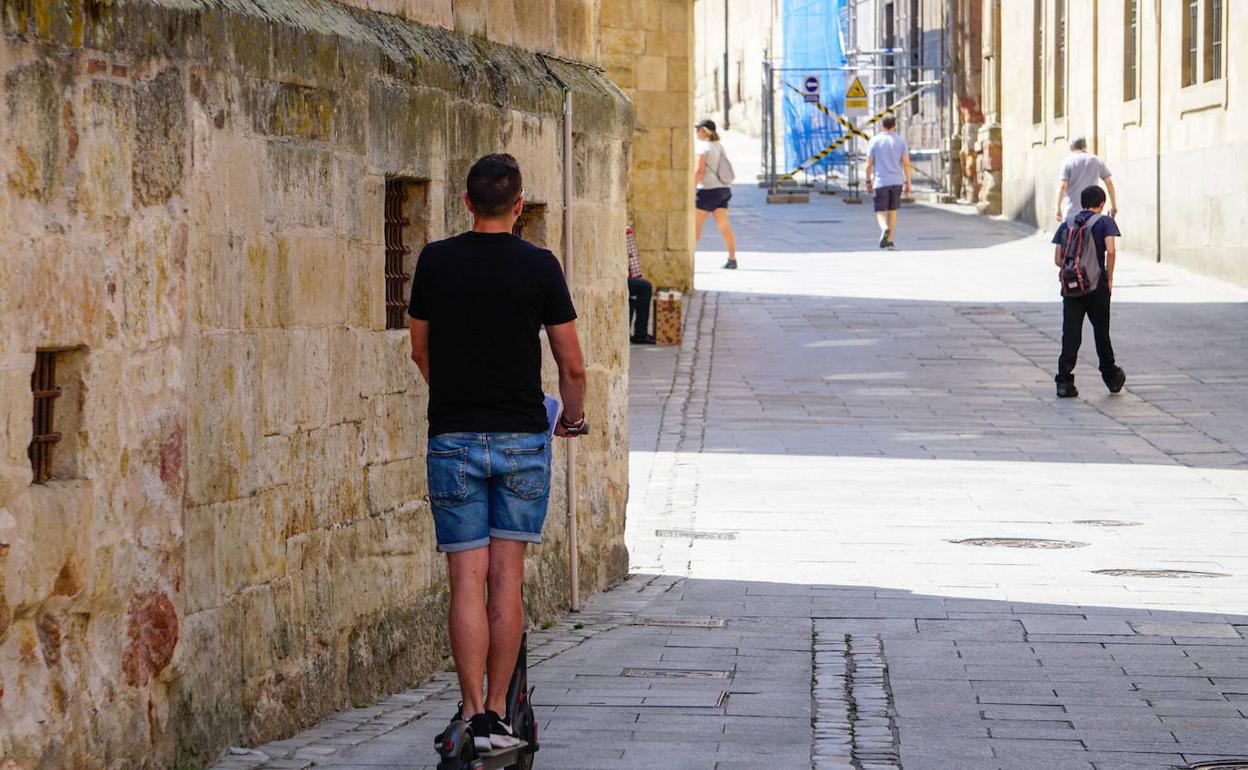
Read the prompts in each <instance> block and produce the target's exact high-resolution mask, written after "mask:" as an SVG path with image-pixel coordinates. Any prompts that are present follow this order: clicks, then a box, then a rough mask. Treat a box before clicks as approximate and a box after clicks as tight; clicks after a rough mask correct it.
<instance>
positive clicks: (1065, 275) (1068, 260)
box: [1053, 186, 1127, 398]
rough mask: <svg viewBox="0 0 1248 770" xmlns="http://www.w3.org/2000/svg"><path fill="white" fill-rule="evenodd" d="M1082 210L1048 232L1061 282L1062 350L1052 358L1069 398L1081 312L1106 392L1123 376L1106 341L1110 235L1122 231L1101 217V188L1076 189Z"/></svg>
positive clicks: (1112, 253)
mask: <svg viewBox="0 0 1248 770" xmlns="http://www.w3.org/2000/svg"><path fill="white" fill-rule="evenodd" d="M1080 205H1081V206H1082V207H1083V210H1082V211H1080V212H1079V213H1078V214H1075V216H1074V217H1072V218H1070V219H1068V220H1067V221H1065V222H1063V223H1062V224H1061V226H1059V227H1058V228H1057V232H1056V233H1054V234H1053V243H1054V244H1056V245H1057V249H1056V251H1055V253H1054V257H1053V261H1054V264H1056V265H1057V269H1058V277H1059V280H1060V281H1061V287H1062V355H1061V356H1060V357H1059V358H1058V359H1057V377H1056V378H1055V379H1056V381H1057V397H1058V398H1074V397H1075V396H1077V395H1079V391H1078V389H1076V388H1075V375H1074V371H1075V360H1076V359H1077V358H1078V356H1079V345H1080V344H1081V343H1082V342H1083V317H1084V316H1085V315H1086V316H1087V317H1088V319H1089V320H1090V321H1092V334H1093V338H1094V339H1095V340H1096V355H1097V357H1098V358H1099V359H1100V366H1101V379H1102V380H1104V381H1105V386H1106V387H1108V388H1109V392H1110V393H1117V392H1118V391H1120V390H1122V386H1123V385H1124V384H1126V382H1127V375H1126V373H1125V372H1123V371H1122V368H1121V367H1120V366H1118V365H1117V364H1116V363H1114V346H1113V345H1112V344H1111V343H1110V340H1109V296H1110V293H1111V292H1112V291H1113V287H1114V260H1115V258H1116V257H1117V246H1116V245H1115V244H1114V239H1115V238H1117V237H1118V236H1120V235H1121V234H1122V233H1120V232H1118V225H1117V223H1116V222H1114V220H1113V218H1112V217H1107V216H1103V215H1102V214H1101V212H1102V211H1103V210H1104V209H1105V191H1104V190H1102V189H1101V188H1100V187H1099V186H1093V187H1087V188H1085V189H1084V190H1083V191H1082V192H1081V193H1080Z"/></svg>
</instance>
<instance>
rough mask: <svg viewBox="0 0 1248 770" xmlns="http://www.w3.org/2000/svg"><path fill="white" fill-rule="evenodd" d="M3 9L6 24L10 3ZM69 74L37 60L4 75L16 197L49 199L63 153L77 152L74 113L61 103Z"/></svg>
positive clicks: (8, 164) (10, 179) (10, 165)
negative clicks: (66, 145)
mask: <svg viewBox="0 0 1248 770" xmlns="http://www.w3.org/2000/svg"><path fill="white" fill-rule="evenodd" d="M5 10H6V13H5V16H6V19H7V18H9V17H10V15H11V14H12V13H14V12H15V11H14V10H11V6H10V5H9V4H6V5H5ZM67 75H68V73H66V72H64V71H63V70H62V69H61V68H60V67H58V66H56V64H54V63H52V62H48V61H45V60H37V61H33V62H30V63H28V64H24V65H22V66H20V67H17V68H15V69H13V70H10V71H9V72H8V73H6V74H5V76H4V92H5V94H6V98H5V102H6V106H7V108H8V116H7V117H8V131H9V132H11V133H10V134H9V136H8V137H6V139H8V141H11V142H12V143H13V148H12V160H11V161H9V160H6V161H5V162H4V165H5V166H6V167H7V177H8V184H9V187H10V188H11V189H12V190H14V191H15V192H16V193H17V194H18V195H23V196H33V197H35V198H38V199H39V200H41V201H45V202H46V201H48V200H50V199H51V198H52V196H53V195H55V194H56V193H57V192H58V191H59V190H58V188H59V186H60V184H61V181H62V180H63V179H64V176H65V167H64V163H65V156H66V154H68V155H69V156H71V157H72V156H73V155H74V153H75V152H76V150H77V143H78V126H77V125H76V120H75V118H74V108H73V105H72V104H70V103H64V104H63V103H62V101H61V89H62V86H63V84H64V82H65V80H66V79H67ZM66 140H68V145H69V146H68V147H65V146H64V145H65V144H66Z"/></svg>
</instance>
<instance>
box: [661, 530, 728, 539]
mask: <svg viewBox="0 0 1248 770" xmlns="http://www.w3.org/2000/svg"><path fill="white" fill-rule="evenodd" d="M654 536H655V537H687V538H689V539H690V540H736V539H737V533H736V532H715V531H712V530H707V529H656V530H655V531H654Z"/></svg>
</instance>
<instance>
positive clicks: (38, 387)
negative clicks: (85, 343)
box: [27, 350, 61, 484]
mask: <svg viewBox="0 0 1248 770" xmlns="http://www.w3.org/2000/svg"><path fill="white" fill-rule="evenodd" d="M30 392H31V395H33V396H34V399H35V413H34V432H33V434H32V435H31V439H30V448H29V449H28V450H27V453H28V454H29V455H30V468H31V470H32V471H33V472H34V481H35V483H36V484H43V483H45V482H47V481H49V480H50V479H51V478H52V449H53V447H55V446H56V444H57V442H59V441H60V440H61V434H60V433H57V432H56V400H57V399H58V398H60V397H61V388H60V387H59V386H58V385H57V383H56V352H55V351H52V350H40V351H39V352H37V353H35V371H34V373H33V374H31V376H30Z"/></svg>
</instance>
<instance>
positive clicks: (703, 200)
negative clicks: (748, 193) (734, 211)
mask: <svg viewBox="0 0 1248 770" xmlns="http://www.w3.org/2000/svg"><path fill="white" fill-rule="evenodd" d="M731 198H732V188H730V187H716V188H714V189H711V190H698V196H697V206H698V208H699V209H701V210H702V211H714V210H715V209H726V208H728V201H729V199H731Z"/></svg>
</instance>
